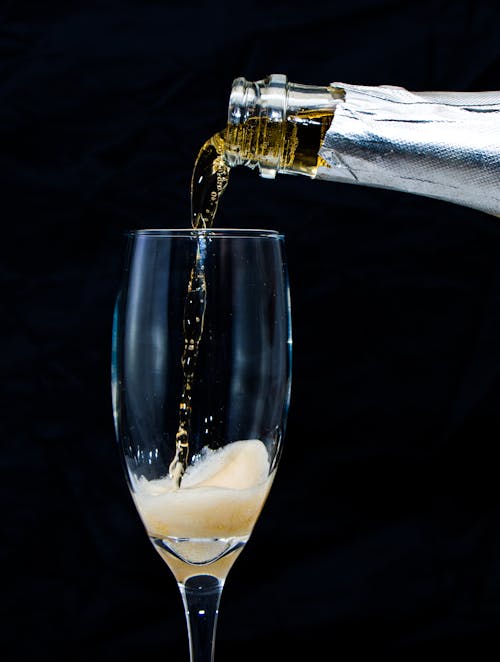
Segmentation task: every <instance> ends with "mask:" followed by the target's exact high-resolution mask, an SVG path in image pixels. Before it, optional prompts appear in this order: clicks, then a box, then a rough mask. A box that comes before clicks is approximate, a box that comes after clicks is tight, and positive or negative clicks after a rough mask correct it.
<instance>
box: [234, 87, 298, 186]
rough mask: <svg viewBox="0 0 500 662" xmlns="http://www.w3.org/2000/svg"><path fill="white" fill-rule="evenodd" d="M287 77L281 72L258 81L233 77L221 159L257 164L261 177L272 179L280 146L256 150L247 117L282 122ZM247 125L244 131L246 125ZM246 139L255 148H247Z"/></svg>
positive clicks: (252, 165) (277, 166)
mask: <svg viewBox="0 0 500 662" xmlns="http://www.w3.org/2000/svg"><path fill="white" fill-rule="evenodd" d="M287 95H288V79H287V77H286V76H285V75H284V74H271V75H270V76H268V77H267V78H264V79H262V80H259V81H255V82H252V81H248V80H246V78H243V77H240V78H235V80H234V81H233V85H232V88H231V94H230V96H229V108H228V117H227V130H226V136H227V137H231V139H230V140H229V141H228V142H227V144H226V153H225V160H226V162H227V164H228V165H229V166H230V167H234V166H237V165H247V166H249V167H250V168H255V167H258V169H259V174H260V176H261V177H265V178H268V179H274V177H276V173H277V172H278V169H279V167H280V148H281V146H278V145H275V146H274V149H273V150H269V151H268V150H267V149H266V151H265V152H260V150H259V146H258V145H257V144H256V143H255V142H254V141H253V140H254V139H255V136H254V139H253V140H252V138H250V136H251V128H250V126H249V124H248V122H249V120H252V121H253V120H255V122H261V123H263V124H266V125H267V124H269V123H272V124H274V125H275V126H276V125H278V124H283V123H284V122H285V120H286V113H287ZM247 128H248V129H249V131H248V132H246V129H247ZM248 140H250V142H251V144H252V146H253V147H254V148H257V151H255V152H254V151H253V149H249V150H248V151H247V150H245V149H244V148H243V149H242V147H241V145H246V146H247V147H248Z"/></svg>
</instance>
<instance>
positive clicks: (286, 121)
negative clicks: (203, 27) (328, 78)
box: [224, 74, 344, 178]
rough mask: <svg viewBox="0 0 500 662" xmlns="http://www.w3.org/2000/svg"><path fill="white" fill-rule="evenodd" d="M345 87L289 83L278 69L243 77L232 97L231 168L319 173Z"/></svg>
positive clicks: (227, 154)
mask: <svg viewBox="0 0 500 662" xmlns="http://www.w3.org/2000/svg"><path fill="white" fill-rule="evenodd" d="M343 96H344V94H343V90H342V89H340V88H333V87H317V86H312V85H298V84H295V83H289V82H288V80H287V78H286V76H284V75H282V74H273V75H271V76H269V77H268V78H265V79H263V80H260V81H256V82H250V81H247V80H246V79H245V78H237V79H236V80H235V81H234V82H233V86H232V90H231V95H230V98H229V110H228V123H227V127H226V132H225V149H224V159H225V161H226V163H227V164H228V165H229V166H230V167H234V166H237V165H245V166H247V167H250V168H258V170H259V174H260V175H261V176H262V177H266V178H274V177H275V176H276V173H278V172H284V173H290V174H304V175H308V176H310V177H314V176H315V175H316V171H317V168H318V166H319V165H321V162H322V158H321V157H319V156H318V153H319V149H320V146H321V143H322V140H323V138H324V136H325V133H326V131H327V130H328V127H329V126H330V124H331V121H332V119H333V114H334V111H335V107H336V105H337V104H338V102H339V100H342V99H343Z"/></svg>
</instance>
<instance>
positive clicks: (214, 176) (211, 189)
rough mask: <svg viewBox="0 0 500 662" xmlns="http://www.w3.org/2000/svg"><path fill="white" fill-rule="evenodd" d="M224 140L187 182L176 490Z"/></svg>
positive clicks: (214, 142)
mask: <svg viewBox="0 0 500 662" xmlns="http://www.w3.org/2000/svg"><path fill="white" fill-rule="evenodd" d="M223 156H224V137H223V134H222V133H217V134H215V135H214V136H213V137H212V138H210V140H207V142H206V143H205V144H204V145H203V147H202V148H201V149H200V151H199V153H198V157H197V159H196V161H195V165H194V168H193V174H192V178H191V225H192V228H193V230H196V231H197V234H196V244H197V245H196V257H195V260H194V264H193V267H192V269H191V273H190V276H189V281H188V285H187V294H186V300H185V303H184V320H183V323H184V351H183V354H182V359H181V361H182V369H183V385H182V393H181V397H180V401H179V427H178V430H177V433H176V436H175V456H174V459H173V460H172V462H171V463H170V467H169V475H170V477H171V478H172V480H173V481H174V483H175V485H176V486H177V487H178V488H179V487H180V485H181V480H182V476H183V475H184V473H185V471H186V469H187V467H188V463H189V436H190V427H191V412H192V393H193V382H194V378H195V373H196V363H197V359H198V351H199V345H200V342H201V339H202V336H203V324H204V320H205V309H206V305H207V282H206V278H205V262H206V256H207V241H208V238H207V232H206V230H208V229H209V228H211V227H213V223H214V218H215V214H216V213H217V207H218V205H219V200H220V198H221V196H222V194H223V193H224V191H225V189H226V187H227V185H228V182H229V172H230V168H229V166H228V165H226V163H225V162H224V158H223Z"/></svg>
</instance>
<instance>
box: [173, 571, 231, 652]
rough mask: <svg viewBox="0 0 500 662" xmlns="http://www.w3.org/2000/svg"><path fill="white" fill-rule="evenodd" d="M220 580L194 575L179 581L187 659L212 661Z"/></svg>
mask: <svg viewBox="0 0 500 662" xmlns="http://www.w3.org/2000/svg"><path fill="white" fill-rule="evenodd" d="M223 586H224V581H223V580H220V579H217V577H213V576H212V575H196V576H195V577H189V578H188V579H187V580H186V581H185V582H183V583H179V589H180V592H181V595H182V602H183V603H184V612H185V614H186V621H187V628H188V636H189V655H190V660H191V662H213V659H214V648H215V629H216V627H217V616H218V614H219V603H220V598H221V595H222V588H223Z"/></svg>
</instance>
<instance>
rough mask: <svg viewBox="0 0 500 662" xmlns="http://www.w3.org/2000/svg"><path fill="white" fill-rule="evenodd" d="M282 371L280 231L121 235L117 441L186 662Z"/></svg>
mask: <svg viewBox="0 0 500 662" xmlns="http://www.w3.org/2000/svg"><path fill="white" fill-rule="evenodd" d="M290 375H291V326H290V297H289V288H288V278H287V270H286V263H285V257H284V238H283V235H280V234H279V233H277V232H274V231H268V230H222V229H193V230H139V231H135V232H131V233H130V234H129V236H128V248H127V257H126V264H125V269H124V278H123V285H122V288H121V291H120V292H119V294H118V297H117V303H116V308H115V318H114V326H113V361H112V387H113V407H114V419H115V428H116V435H117V439H118V442H119V447H120V450H121V455H122V458H123V464H124V468H125V475H126V478H127V483H128V486H129V488H130V491H131V494H132V497H133V500H134V503H135V505H136V508H137V510H138V513H139V515H140V517H141V520H142V522H143V524H144V527H145V529H146V532H147V534H148V536H149V539H150V540H151V542H152V544H153V546H154V548H155V549H156V551H157V552H158V553H159V554H160V556H161V557H162V558H163V559H164V561H165V562H166V563H167V565H168V566H169V568H170V570H171V571H172V573H173V575H174V577H175V579H176V580H177V583H178V586H179V589H180V593H181V596H182V600H183V604H184V610H185V614H186V620H187V625H188V635H189V649H190V657H191V662H209V661H210V660H213V655H214V641H215V628H216V622H217V614H218V607H219V602H220V597H221V593H222V588H223V586H224V581H225V579H226V576H227V574H228V572H229V570H230V568H231V566H232V565H233V563H234V561H235V559H236V557H237V556H238V555H239V554H240V552H241V551H242V549H243V548H244V546H245V544H246V542H247V541H248V539H249V537H250V535H251V533H252V530H253V528H254V525H255V523H256V521H257V518H258V517H259V514H260V512H261V510H262V507H263V505H264V503H265V500H266V498H267V495H268V493H269V490H270V488H271V485H272V482H273V479H274V477H275V474H276V468H277V465H278V461H279V457H280V453H281V446H282V441H283V436H284V432H285V425H286V418H287V412H288V405H289V397H290Z"/></svg>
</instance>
